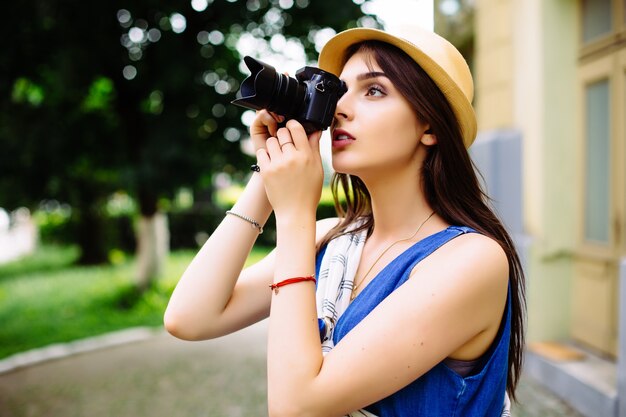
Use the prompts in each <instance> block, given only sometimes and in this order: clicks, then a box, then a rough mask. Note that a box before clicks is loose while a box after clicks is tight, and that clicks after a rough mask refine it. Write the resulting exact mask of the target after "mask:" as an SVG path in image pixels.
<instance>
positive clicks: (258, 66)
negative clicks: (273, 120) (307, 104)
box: [233, 56, 306, 119]
mask: <svg viewBox="0 0 626 417" xmlns="http://www.w3.org/2000/svg"><path fill="white" fill-rule="evenodd" d="M244 62H245V63H246V65H247V66H248V68H249V69H250V76H249V77H248V78H246V79H245V80H244V81H243V83H242V84H241V89H240V94H241V97H240V98H237V99H236V100H233V104H237V105H239V106H243V107H247V108H250V109H254V110H260V109H268V110H270V111H273V112H275V113H277V114H280V115H283V116H285V118H287V119H291V118H294V117H296V116H297V114H298V111H299V109H300V108H301V106H302V104H303V103H304V96H305V92H306V87H305V86H303V85H301V84H300V83H299V82H298V80H296V79H294V78H291V77H288V76H286V75H284V74H277V73H276V70H275V69H274V67H272V66H271V65H268V64H265V63H263V62H261V61H257V60H256V59H254V58H252V57H249V56H246V57H245V58H244Z"/></svg>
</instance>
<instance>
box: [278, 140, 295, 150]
mask: <svg viewBox="0 0 626 417" xmlns="http://www.w3.org/2000/svg"><path fill="white" fill-rule="evenodd" d="M290 143H291V144H292V145H293V146H296V145H294V143H293V142H292V141H289V142H285V143H283V144H281V145H280V150H281V151H282V150H283V146H285V145H288V144H290Z"/></svg>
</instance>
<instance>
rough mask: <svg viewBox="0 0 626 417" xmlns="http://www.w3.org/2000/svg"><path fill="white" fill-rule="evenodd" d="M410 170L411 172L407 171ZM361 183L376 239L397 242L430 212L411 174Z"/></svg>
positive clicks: (400, 173)
mask: <svg viewBox="0 0 626 417" xmlns="http://www.w3.org/2000/svg"><path fill="white" fill-rule="evenodd" d="M411 171H412V170H411ZM411 171H408V170H405V172H397V171H396V172H395V173H394V175H392V176H386V177H385V178H382V177H378V178H376V179H373V180H365V179H363V178H362V180H363V181H364V183H365V185H366V186H367V190H368V192H369V194H370V197H371V203H372V214H373V217H374V231H373V233H372V237H375V238H376V239H377V240H378V239H380V240H387V239H398V238H399V237H403V236H408V235H411V233H412V232H414V231H415V230H416V228H417V227H418V226H419V225H420V224H421V223H422V222H423V221H424V220H426V218H427V217H428V216H429V215H430V214H431V213H432V211H433V209H432V208H431V207H430V205H429V204H428V202H427V201H426V197H425V196H424V193H423V190H422V187H421V184H420V177H419V175H418V174H417V172H415V171H412V172H411Z"/></svg>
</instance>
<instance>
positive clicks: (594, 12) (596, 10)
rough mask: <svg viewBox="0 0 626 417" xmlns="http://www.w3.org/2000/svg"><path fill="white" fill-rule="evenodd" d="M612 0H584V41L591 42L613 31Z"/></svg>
mask: <svg viewBox="0 0 626 417" xmlns="http://www.w3.org/2000/svg"><path fill="white" fill-rule="evenodd" d="M611 9H612V4H611V0H583V2H582V18H583V22H582V24H583V42H585V43H588V42H591V41H593V40H595V39H597V38H599V37H602V36H603V35H608V34H609V33H611V31H612V24H611Z"/></svg>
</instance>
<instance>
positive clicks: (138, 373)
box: [0, 323, 581, 417]
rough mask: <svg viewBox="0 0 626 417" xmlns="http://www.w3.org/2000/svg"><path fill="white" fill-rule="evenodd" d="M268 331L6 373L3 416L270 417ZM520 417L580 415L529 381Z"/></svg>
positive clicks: (80, 357)
mask: <svg viewBox="0 0 626 417" xmlns="http://www.w3.org/2000/svg"><path fill="white" fill-rule="evenodd" d="M265 334H266V325H265V323H261V324H258V325H255V326H252V327H251V328H249V329H246V330H244V331H242V332H239V333H236V334H233V335H230V336H227V337H223V338H221V339H218V340H212V341H206V342H182V341H179V340H176V339H174V338H172V337H171V336H169V335H167V334H165V333H163V332H158V333H155V334H154V335H153V336H150V337H147V338H146V339H144V340H142V341H135V342H133V343H128V344H123V345H118V346H113V347H109V348H106V349H99V350H93V351H89V352H85V353H79V354H74V355H71V356H69V357H66V358H61V359H56V360H53V361H47V362H43V363H40V364H38V365H35V366H30V367H24V368H20V369H17V370H14V371H12V372H8V373H4V374H0V417H87V416H89V417H148V416H149V417H239V416H245V417H248V416H266V415H267V411H266V399H265V394H266V383H265V376H266V371H265V352H266V343H265V342H266V341H265ZM519 396H520V400H521V405H518V406H516V407H514V410H513V411H514V412H513V415H514V417H564V416H567V417H581V416H580V415H578V414H576V413H574V412H573V411H572V410H571V409H569V408H568V407H567V406H566V405H565V404H563V403H562V402H561V401H559V400H558V399H557V398H555V397H554V396H552V395H551V394H549V393H548V392H547V391H545V390H543V389H542V388H541V387H540V386H539V385H538V384H537V383H535V382H533V381H531V380H527V379H524V380H523V381H522V385H521V387H520V390H519Z"/></svg>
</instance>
